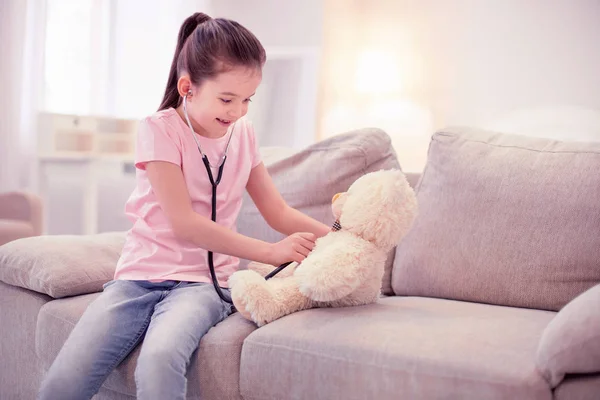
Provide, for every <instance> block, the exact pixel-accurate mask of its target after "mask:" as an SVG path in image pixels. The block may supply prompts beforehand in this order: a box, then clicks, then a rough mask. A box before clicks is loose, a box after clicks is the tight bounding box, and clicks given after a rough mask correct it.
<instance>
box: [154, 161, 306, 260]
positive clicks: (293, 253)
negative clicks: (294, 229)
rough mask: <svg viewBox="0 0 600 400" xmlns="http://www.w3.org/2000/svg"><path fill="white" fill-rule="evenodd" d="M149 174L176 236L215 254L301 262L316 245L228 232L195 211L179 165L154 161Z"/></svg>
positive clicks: (297, 239) (300, 239) (301, 237)
mask: <svg viewBox="0 0 600 400" xmlns="http://www.w3.org/2000/svg"><path fill="white" fill-rule="evenodd" d="M146 172H147V174H148V179H149V180H150V185H151V186H152V190H153V191H154V192H155V194H156V197H157V198H158V202H159V204H160V206H161V208H162V209H163V211H164V212H165V214H166V216H167V218H168V220H169V223H170V225H171V228H172V229H173V233H174V234H175V236H176V237H178V238H179V239H182V240H187V241H190V242H192V243H194V244H195V245H197V246H198V247H201V248H203V249H206V250H210V251H213V252H215V253H221V254H228V255H231V256H234V257H239V258H244V259H247V260H253V261H258V262H262V263H266V264H271V265H279V264H281V263H284V262H287V261H297V262H300V261H302V260H303V259H304V257H306V256H307V255H308V253H309V252H310V250H312V248H313V246H314V238H311V237H310V234H297V235H294V236H290V237H288V238H286V239H284V240H282V241H281V242H278V243H274V244H271V243H267V242H263V241H261V240H257V239H253V238H250V237H247V236H244V235H241V234H239V233H237V232H234V231H232V230H230V229H227V228H225V227H223V226H221V225H219V224H217V223H215V222H213V221H212V220H210V219H209V218H206V217H203V216H201V215H200V214H198V213H196V212H195V211H194V210H193V208H192V202H191V199H190V195H189V192H188V190H187V187H186V184H185V180H184V177H183V173H182V172H181V168H180V167H179V166H177V165H175V164H172V163H170V162H165V161H152V162H148V163H147V164H146Z"/></svg>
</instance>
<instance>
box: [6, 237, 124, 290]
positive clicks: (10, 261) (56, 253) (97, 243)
mask: <svg viewBox="0 0 600 400" xmlns="http://www.w3.org/2000/svg"><path fill="white" fill-rule="evenodd" d="M124 241H125V234H124V233H122V232H108V233H101V234H96V235H84V236H78V235H56V236H53V235H50V236H36V237H30V238H23V239H18V240H15V241H13V242H10V243H7V244H5V245H3V246H1V247H0V280H1V281H3V282H6V283H8V284H10V285H14V286H20V287H23V288H26V289H30V290H34V291H36V292H39V293H45V294H47V295H49V296H51V297H54V298H60V297H65V296H74V295H78V294H84V293H92V292H99V291H101V290H102V285H104V284H105V283H106V282H108V281H109V280H111V279H112V278H113V275H114V271H115V267H116V265H117V260H118V259H119V255H120V254H121V249H122V248H123V243H124Z"/></svg>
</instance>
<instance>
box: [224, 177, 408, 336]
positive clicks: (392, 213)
mask: <svg viewBox="0 0 600 400" xmlns="http://www.w3.org/2000/svg"><path fill="white" fill-rule="evenodd" d="M331 208H332V212H333V215H334V217H335V221H336V223H335V224H334V228H332V230H331V232H329V233H327V234H326V235H325V236H322V237H320V238H319V239H317V241H316V242H315V246H314V248H313V250H312V251H311V252H310V253H309V254H308V256H307V257H306V258H305V259H304V261H302V263H300V264H297V263H292V264H290V265H289V266H288V267H286V268H284V269H283V270H282V271H281V272H279V273H278V274H277V275H275V276H274V277H273V278H272V279H270V280H265V278H264V277H265V276H266V275H267V274H269V273H270V272H271V271H273V269H274V268H275V266H272V265H267V264H261V263H257V262H251V263H250V264H249V265H248V268H247V269H246V270H240V271H236V272H235V273H233V274H232V275H231V277H230V278H229V281H228V283H229V288H230V291H231V298H232V300H233V304H234V306H235V308H236V309H237V311H238V312H239V313H240V314H241V315H242V316H243V317H245V318H246V319H249V320H251V321H254V323H255V324H256V325H257V326H259V327H260V326H263V325H265V324H267V323H270V322H272V321H274V320H277V319H279V318H281V317H283V316H285V315H288V314H291V313H294V312H297V311H301V310H306V309H309V308H317V307H346V306H358V305H364V304H369V303H373V302H376V301H377V299H378V298H379V297H380V294H381V281H382V278H383V274H384V266H385V262H386V259H387V256H388V253H389V252H390V251H391V250H392V249H393V248H394V247H395V246H396V245H397V244H398V243H399V242H400V241H401V240H402V238H403V237H404V236H405V235H406V234H407V232H408V231H409V229H410V228H411V226H412V223H413V221H414V219H415V216H416V214H417V200H416V196H415V193H414V191H413V190H412V188H411V187H410V185H409V184H408V182H407V180H406V177H405V175H404V174H403V172H402V171H401V170H399V169H392V170H379V171H375V172H370V173H367V174H365V175H363V176H361V177H360V178H358V179H357V180H356V181H354V183H352V185H351V186H350V187H349V189H348V191H347V192H344V193H338V194H336V195H335V196H334V197H333V199H332V205H331Z"/></svg>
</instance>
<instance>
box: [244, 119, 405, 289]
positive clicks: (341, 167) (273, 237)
mask: <svg viewBox="0 0 600 400" xmlns="http://www.w3.org/2000/svg"><path fill="white" fill-rule="evenodd" d="M261 156H262V158H263V161H264V163H265V166H266V167H267V169H268V170H269V173H270V175H271V177H272V178H273V180H274V182H275V185H276V186H277V188H278V190H279V191H280V192H281V194H282V196H283V197H284V199H285V200H286V201H287V203H288V204H289V205H290V206H291V207H294V208H296V209H298V210H300V211H302V212H303V213H305V214H307V215H310V216H311V217H313V218H315V219H317V220H319V221H321V222H323V223H325V224H326V225H331V224H333V216H332V214H331V199H332V197H333V195H335V194H336V193H338V192H343V191H346V190H347V189H348V188H349V187H350V185H351V184H352V183H353V182H354V181H355V180H356V179H358V178H359V177H360V176H362V175H364V174H366V173H368V172H372V171H377V170H380V169H392V168H400V165H399V164H398V158H397V156H396V153H395V152H394V149H393V147H392V144H391V140H390V137H389V136H388V135H387V134H386V133H385V132H383V131H382V130H379V129H358V130H355V131H352V132H348V133H345V134H341V135H338V136H334V137H331V138H329V139H325V140H322V141H320V142H318V143H315V144H313V145H311V146H309V147H307V148H305V149H302V150H293V149H288V148H262V149H261ZM411 179H414V177H411ZM238 232H240V233H242V234H244V235H248V236H252V237H254V238H257V239H261V240H265V241H268V242H271V243H274V242H276V241H279V240H281V239H282V238H283V235H281V234H279V233H278V232H275V231H274V230H273V229H271V228H270V227H269V226H268V225H267V224H266V222H265V221H264V219H263V218H262V216H261V215H260V213H259V212H258V210H257V209H256V207H255V205H254V203H253V202H252V200H251V199H250V198H249V196H248V195H247V194H246V195H245V198H244V203H243V206H242V210H241V212H240V216H239V219H238ZM392 262H393V253H390V255H389V257H388V262H387V265H386V271H387V273H386V275H385V276H384V280H383V282H382V285H383V288H384V292H387V293H391V281H390V278H391V268H392ZM246 264H247V260H242V267H244V266H245V265H246Z"/></svg>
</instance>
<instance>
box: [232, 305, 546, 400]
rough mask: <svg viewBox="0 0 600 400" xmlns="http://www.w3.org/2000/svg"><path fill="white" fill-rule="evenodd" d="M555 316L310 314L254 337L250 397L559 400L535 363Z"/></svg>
mask: <svg viewBox="0 0 600 400" xmlns="http://www.w3.org/2000/svg"><path fill="white" fill-rule="evenodd" d="M554 314H555V313H553V312H547V311H538V310H525V309H517V308H510V307H499V306H487V305H482V304H474V303H466V302H458V301H451V300H441V299H431V298H414V297H412V298H411V297H405V298H402V297H388V298H385V299H381V300H380V302H379V303H378V304H372V305H368V306H362V307H354V308H346V309H317V310H312V311H309V312H300V313H297V314H296V315H295V316H294V317H293V318H287V319H284V320H279V321H275V322H273V323H271V324H268V325H266V326H264V327H262V328H260V329H258V330H256V331H254V332H253V333H252V334H250V336H248V338H247V339H246V342H245V343H244V347H243V349H242V372H241V382H240V386H241V390H242V395H243V397H244V398H245V399H284V398H303V399H323V400H326V399H357V400H358V399H361V400H362V399H397V398H398V394H399V393H402V398H407V399H442V398H446V399H468V398H473V394H474V393H477V399H479V400H485V399H550V398H552V394H551V391H550V388H549V386H548V383H547V382H546V381H545V380H544V379H543V378H542V377H541V376H540V374H538V373H537V371H536V369H535V364H534V355H535V351H536V348H537V344H538V341H539V338H540V336H541V335H542V332H543V330H544V328H545V327H546V325H547V324H548V322H549V321H550V320H551V319H552V318H553V316H554ZM266 382H268V384H266Z"/></svg>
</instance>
